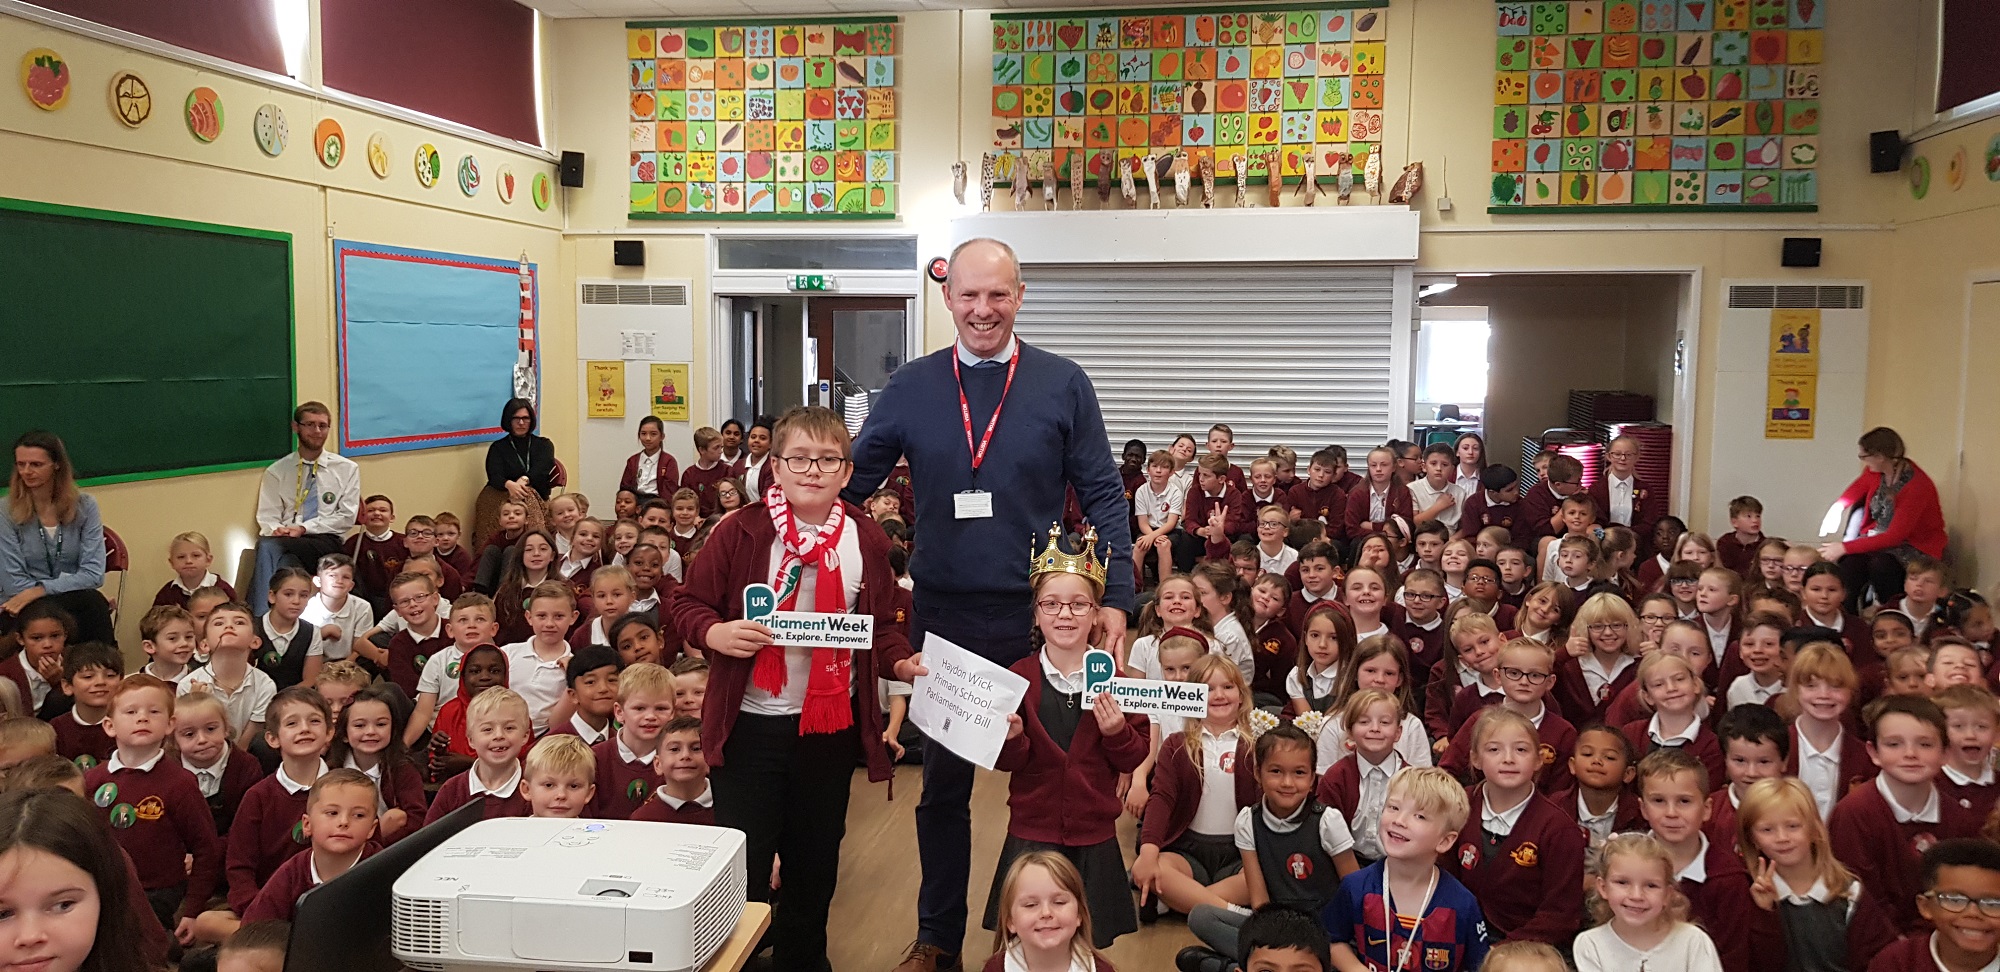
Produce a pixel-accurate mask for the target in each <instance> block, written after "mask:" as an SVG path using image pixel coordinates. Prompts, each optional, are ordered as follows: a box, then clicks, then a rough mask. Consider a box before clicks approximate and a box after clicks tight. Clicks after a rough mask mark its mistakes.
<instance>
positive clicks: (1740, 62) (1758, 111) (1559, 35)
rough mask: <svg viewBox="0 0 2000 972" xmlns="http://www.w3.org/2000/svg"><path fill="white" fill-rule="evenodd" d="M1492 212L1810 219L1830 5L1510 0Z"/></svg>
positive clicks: (1499, 14)
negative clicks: (1688, 210)
mask: <svg viewBox="0 0 2000 972" xmlns="http://www.w3.org/2000/svg"><path fill="white" fill-rule="evenodd" d="M1494 10H1495V15H1496V23H1497V26H1498V32H1497V36H1496V38H1495V40H1496V49H1495V63H1494V107H1493V168H1492V187H1491V191H1490V198H1489V200H1488V204H1489V209H1490V211H1494V212H1511V211H1519V210H1524V209H1534V208H1537V207H1561V208H1572V209H1586V210H1588V209H1595V210H1600V211H1615V208H1622V207H1634V206H1641V207H1682V206H1685V207H1707V208H1710V209H1732V208H1733V209H1745V208H1756V209H1786V210H1800V211H1805V210H1813V209H1816V208H1817V207H1818V204H1819V172H1818V164H1819V154H1820V143H1819V135H1820V77H1821V61H1822V55H1823V53H1824V45H1825V36H1824V35H1825V29H1824V28H1825V25H1826V0H1500V2H1497V3H1495V5H1494Z"/></svg>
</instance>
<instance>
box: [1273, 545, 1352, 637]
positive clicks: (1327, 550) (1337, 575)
mask: <svg viewBox="0 0 2000 972" xmlns="http://www.w3.org/2000/svg"><path fill="white" fill-rule="evenodd" d="M1296 566H1297V567H1298V570H1299V589H1298V590H1296V591H1294V592H1292V596H1291V597H1290V598H1289V599H1288V600H1286V602H1285V627H1286V628H1288V629H1290V630H1291V632H1292V638H1293V640H1295V641H1296V640H1297V639H1298V638H1299V637H1300V636H1301V635H1303V634H1305V629H1306V613H1307V612H1309V611H1311V610H1312V609H1313V608H1315V607H1317V606H1318V605H1319V603H1320V602H1321V601H1327V602H1329V603H1333V604H1338V603H1340V582H1341V581H1342V579H1343V578H1344V573H1343V571H1342V570H1341V568H1340V555H1339V554H1338V553H1337V552H1336V551H1335V550H1334V548H1333V544H1331V543H1328V542H1327V541H1325V540H1314V541H1313V542H1311V543H1308V544H1306V545H1305V546H1303V547H1300V548H1299V562H1298V564H1297V565H1296Z"/></svg>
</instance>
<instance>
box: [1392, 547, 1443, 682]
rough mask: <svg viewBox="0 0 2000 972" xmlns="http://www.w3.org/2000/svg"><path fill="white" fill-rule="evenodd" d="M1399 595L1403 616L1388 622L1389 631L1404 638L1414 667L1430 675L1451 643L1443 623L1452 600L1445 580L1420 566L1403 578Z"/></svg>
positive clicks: (1404, 643)
mask: <svg viewBox="0 0 2000 972" xmlns="http://www.w3.org/2000/svg"><path fill="white" fill-rule="evenodd" d="M1399 593H1400V595H1401V597H1402V603H1403V610H1402V611H1401V612H1400V616H1397V617H1391V618H1390V619H1389V631H1390V633H1392V634H1394V635H1395V636H1396V637H1397V638H1400V639H1402V642H1403V647H1404V649H1405V650H1407V651H1408V652H1409V653H1410V664H1411V666H1412V667H1413V668H1414V669H1415V670H1416V671H1420V672H1426V673H1428V672H1429V671H1430V670H1431V666H1433V665H1436V664H1437V663H1438V659H1440V658H1443V657H1444V643H1445V642H1446V641H1448V640H1450V638H1449V636H1450V633H1451V629H1450V628H1449V627H1447V626H1446V624H1445V620H1444V609H1445V605H1446V603H1447V602H1448V601H1449V600H1450V598H1448V597H1446V583H1445V578H1444V576H1443V575H1441V574H1439V573H1438V572H1437V571H1434V570H1431V569H1429V568H1424V567H1420V568H1418V569H1416V570H1413V571H1410V574H1409V576H1407V577H1405V578H1403V587H1402V590H1401V591H1400V592H1399Z"/></svg>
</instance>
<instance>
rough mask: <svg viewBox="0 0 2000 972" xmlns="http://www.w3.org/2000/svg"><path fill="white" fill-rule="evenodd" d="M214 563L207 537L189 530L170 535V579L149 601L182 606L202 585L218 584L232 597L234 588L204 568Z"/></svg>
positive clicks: (233, 597)
mask: <svg viewBox="0 0 2000 972" xmlns="http://www.w3.org/2000/svg"><path fill="white" fill-rule="evenodd" d="M214 563H215V555H214V554H212V553H210V552H209V549H208V538H207V537H204V536H202V535H201V534H199V533H195V532H193V531H189V532H187V533H183V534H180V535H178V536H176V537H174V539H173V540H172V541H171V542H169V543H168V544H167V566H169V567H172V568H173V569H174V579H173V580H170V581H168V582H166V584H165V585H163V586H161V588H160V593H158V594H155V595H153V604H154V605H156V606H157V605H162V604H171V605H173V606H174V607H179V608H184V607H187V602H188V598H190V597H193V596H194V592H196V591H198V590H201V589H202V588H204V587H216V588H221V590H222V592H223V593H224V594H227V595H229V599H230V600H232V601H233V600H235V599H236V589H235V588H233V587H230V586H229V582H228V581H225V580H223V579H222V578H221V577H219V576H217V575H216V574H214V573H213V572H211V571H210V570H209V569H208V568H209V567H210V566H211V565H213V564H214Z"/></svg>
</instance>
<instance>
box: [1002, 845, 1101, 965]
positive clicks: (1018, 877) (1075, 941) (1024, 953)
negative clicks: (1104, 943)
mask: <svg viewBox="0 0 2000 972" xmlns="http://www.w3.org/2000/svg"><path fill="white" fill-rule="evenodd" d="M1087 891H1088V889H1087V888H1086V887H1085V886H1084V882H1083V875H1081V874H1079V873H1077V869H1076V865H1075V864H1072V863H1070V860H1069V858H1067V857H1064V856H1062V855H1061V854H1059V853H1056V852H1054V851H1034V852H1032V853H1029V854H1025V855H1022V856H1021V857H1020V858H1018V859H1016V860H1015V861H1014V866H1013V867H1010V868H1008V869H1007V874H1006V877H1005V878H1003V879H1002V880H1001V881H1000V883H999V890H998V891H996V892H995V893H994V896H995V898H996V899H997V900H996V901H995V904H994V910H996V911H998V912H999V914H1000V921H999V927H998V928H996V929H994V931H993V955H992V957H990V958H988V959H987V960H986V964H985V965H984V966H981V972H1006V970H1008V969H1020V970H1025V969H1058V968H1060V969H1069V970H1074V972H1114V970H1113V969H1112V967H1111V963H1110V962H1109V961H1107V960H1106V959H1105V958H1104V956H1102V955H1099V954H1097V949H1095V948H1093V947H1091V944H1090V938H1091V936H1090V935H1089V934H1087V933H1086V931H1085V930H1086V929H1087V928H1089V927H1090V906H1089V902H1088V899H1087V897H1086V894H1087Z"/></svg>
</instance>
